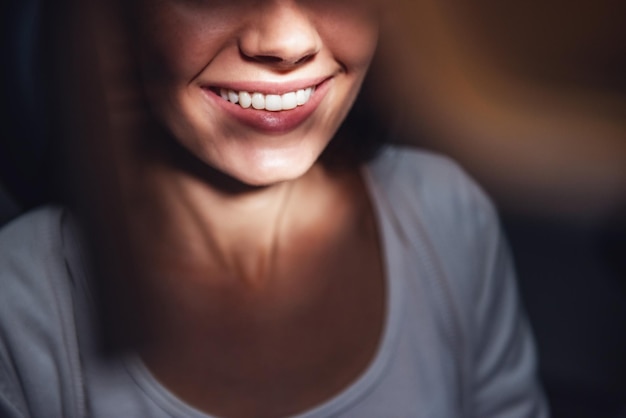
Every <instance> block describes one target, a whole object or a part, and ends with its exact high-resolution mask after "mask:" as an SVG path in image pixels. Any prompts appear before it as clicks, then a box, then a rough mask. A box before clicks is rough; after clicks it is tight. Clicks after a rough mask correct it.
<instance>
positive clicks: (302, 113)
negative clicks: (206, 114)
mask: <svg viewBox="0 0 626 418" xmlns="http://www.w3.org/2000/svg"><path fill="white" fill-rule="evenodd" d="M332 80H333V77H325V78H320V79H317V80H309V81H296V82H290V83H281V84H275V83H233V84H230V85H222V86H218V85H211V86H204V87H202V89H203V90H204V91H205V93H206V95H205V97H206V98H207V99H210V102H213V103H215V104H216V105H217V106H218V107H219V108H222V109H223V111H224V112H226V114H228V115H230V116H231V117H233V118H234V120H237V121H239V122H241V123H243V124H245V125H247V126H249V127H252V128H254V129H256V130H259V131H262V132H266V133H272V134H279V133H284V132H288V131H290V130H292V129H294V128H295V127H297V126H299V125H300V124H301V123H303V122H304V121H305V120H307V119H308V118H309V117H310V116H311V115H312V114H313V112H314V111H315V109H316V108H317V107H318V106H319V105H320V103H321V101H322V99H323V98H324V96H325V95H326V93H327V92H328V90H329V88H330V86H331V84H332Z"/></svg>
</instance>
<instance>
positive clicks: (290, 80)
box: [0, 0, 546, 418]
mask: <svg viewBox="0 0 626 418" xmlns="http://www.w3.org/2000/svg"><path fill="white" fill-rule="evenodd" d="M380 7H381V6H380V5H379V4H378V3H377V2H368V1H362V2H359V1H351V0H343V1H315V2H313V1H311V2H308V1H302V2H300V1H293V0H272V1H263V2H256V1H248V0H241V1H215V2H213V1H207V2H203V1H191V0H189V1H187V0H182V1H181V0H163V1H153V2H149V1H142V2H139V4H138V7H137V9H136V10H135V11H136V12H137V14H136V15H135V16H139V17H140V18H138V19H137V24H138V26H137V28H138V35H137V38H136V39H137V43H136V45H135V47H136V50H137V51H139V61H140V62H139V64H140V67H141V80H142V92H143V94H145V98H146V102H147V103H148V107H149V109H150V111H149V115H150V116H149V117H148V119H147V121H144V122H143V123H142V124H141V129H140V130H137V131H134V132H135V133H136V135H134V136H133V135H129V136H119V137H113V138H111V141H112V143H107V144H106V146H105V145H103V144H96V145H98V146H105V148H106V149H107V150H108V151H109V152H110V154H108V155H109V157H111V158H112V159H111V160H106V159H105V160H104V161H105V165H106V164H108V166H109V169H110V167H111V166H114V168H113V169H112V171H114V172H115V174H116V176H117V178H119V179H120V180H119V183H118V187H117V189H116V190H115V191H114V192H106V191H104V192H101V193H105V194H104V196H105V197H107V199H102V200H101V201H100V202H99V204H100V210H102V207H107V208H108V206H107V205H109V204H110V205H111V207H113V208H117V209H116V210H115V211H113V212H109V213H107V214H105V215H103V214H102V212H98V214H97V215H94V216H92V218H91V220H92V221H93V219H96V222H93V223H92V224H91V225H90V227H91V231H90V233H91V234H92V235H91V237H90V238H92V239H93V238H97V240H100V239H101V238H102V240H103V241H104V244H103V243H102V242H99V243H98V244H96V248H95V249H93V248H92V251H93V253H92V254H91V255H92V256H93V255H95V256H96V257H95V258H96V261H100V262H102V260H103V259H106V260H107V261H109V262H110V261H111V260H113V261H115V263H116V266H117V267H116V268H111V267H110V266H108V267H106V269H104V270H100V271H97V270H98V269H95V268H94V267H93V265H91V266H90V267H85V261H84V260H85V259H86V258H85V254H86V253H87V250H86V248H87V245H86V244H85V238H83V236H82V235H83V234H84V233H85V232H84V231H85V229H84V228H85V227H84V226H79V225H81V224H80V223H79V222H77V221H76V218H75V216H74V215H70V213H69V212H68V211H67V210H63V209H58V208H45V209H42V210H39V211H36V212H33V213H31V214H28V215H26V216H24V217H22V218H21V219H19V220H18V221H16V222H15V223H13V224H11V225H10V226H8V227H7V228H6V229H5V230H4V231H3V232H2V235H1V236H0V248H2V252H1V256H0V265H1V266H2V271H1V275H0V280H2V288H3V292H2V296H0V297H1V298H2V303H1V304H0V329H1V330H2V334H1V335H2V345H1V347H2V350H1V351H0V367H2V369H0V379H1V380H0V408H1V409H0V411H1V412H2V415H3V416H5V415H6V416H11V417H13V416H15V417H21V416H34V417H40V416H41V417H44V416H45V417H50V416H59V417H61V416H62V417H72V416H95V417H113V416H115V417H166V416H176V417H187V416H189V417H206V416H224V417H283V416H292V415H297V416H305V417H328V416H345V417H391V416H393V417H461V416H468V417H470V416H474V417H481V418H483V417H540V416H545V414H546V409H545V405H544V402H543V398H542V395H541V392H540V390H539V389H538V387H537V383H536V381H535V377H534V367H535V364H534V363H535V358H534V352H533V347H532V342H531V338H530V335H529V331H528V327H527V325H526V323H525V320H524V319H523V317H522V316H521V314H520V312H519V306H518V301H517V296H516V292H515V288H514V282H513V273H512V270H511V266H510V263H509V261H508V258H507V255H506V252H505V250H504V249H503V244H502V242H501V240H500V238H499V232H498V227H497V222H496V220H495V215H494V211H493V208H492V207H491V205H490V204H489V202H488V201H487V199H486V198H485V197H484V195H483V194H482V193H481V192H480V190H479V189H478V188H477V187H476V186H475V185H474V184H473V183H472V182H471V181H470V180H468V179H467V177H466V176H465V175H464V174H463V173H462V172H461V171H460V170H459V169H458V168H456V166H455V165H454V164H452V163H451V162H449V161H447V160H445V159H443V158H441V157H437V156H434V155H430V154H426V153H422V152H417V151H412V150H408V149H401V148H394V147H389V148H386V149H384V150H382V151H381V152H380V154H379V155H378V156H377V157H376V158H374V159H372V160H371V161H369V162H367V163H363V162H360V163H354V161H353V160H354V158H353V157H354V156H353V155H350V154H348V153H347V151H346V150H348V149H349V147H347V146H342V141H347V140H356V142H354V143H356V144H357V146H358V144H359V142H358V140H359V138H346V137H342V134H337V136H338V137H337V138H336V139H334V140H333V141H334V142H333V145H332V146H330V147H328V148H327V146H328V144H329V142H330V141H331V138H333V137H334V136H336V133H337V131H338V129H339V127H340V125H341V124H342V122H343V121H344V119H345V118H346V115H347V114H348V111H349V109H350V108H351V106H352V104H353V102H354V101H355V98H356V97H357V94H358V92H359V89H360V86H361V83H362V81H363V79H364V77H365V75H366V72H367V69H368V66H369V64H370V61H371V59H372V57H373V55H374V52H375V49H376V43H377V37H378V32H379V19H380V17H379V8H380ZM343 135H347V134H346V133H345V132H344V133H343ZM107 147H108V148H107ZM325 149H326V153H325V155H324V156H322V153H323V152H324V150H325ZM90 163H91V161H90ZM361 163H362V164H361ZM110 170H111V169H110ZM112 171H109V174H111V172H112ZM99 192H100V191H99ZM113 196H114V197H115V199H112V197H113ZM106 200H115V201H114V202H110V201H106ZM92 203H93V202H92ZM92 210H93V208H92ZM107 210H108V209H107ZM105 212H106V211H105ZM107 229H113V230H114V232H113V233H109V234H107V232H106V230H107ZM86 230H89V228H87V229H86ZM94 231H96V232H94ZM93 234H95V235H93ZM87 235H88V234H87ZM102 252H105V253H107V254H105V255H104V256H103V255H102ZM112 253H113V254H112ZM100 267H103V266H102V265H100ZM103 268H104V267H103ZM103 271H104V272H106V274H103ZM94 277H98V279H99V285H97V286H96V284H95V281H94V279H93V278H94ZM94 293H97V294H98V297H97V298H96V297H95V296H94ZM97 301H99V302H100V305H101V307H102V308H103V309H102V312H104V314H103V315H101V317H100V319H102V318H104V321H99V319H98V315H97V314H96V312H95V311H96V308H95V306H96V305H97ZM100 322H103V323H104V324H105V325H104V327H103V328H102V329H104V331H102V333H101V331H100V328H99V327H98V326H97V325H98V324H99V323H100ZM111 329H114V330H119V329H122V330H123V332H118V333H114V332H113V333H111V332H110V331H111ZM113 334H115V337H116V338H113V340H114V343H113V346H114V347H115V349H113V350H108V351H103V350H102V349H101V347H102V344H103V340H102V338H101V337H102V335H104V336H105V337H106V338H105V340H106V341H105V342H106V343H108V344H110V343H111V335H113Z"/></svg>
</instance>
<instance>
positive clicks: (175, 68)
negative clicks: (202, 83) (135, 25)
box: [140, 2, 234, 84]
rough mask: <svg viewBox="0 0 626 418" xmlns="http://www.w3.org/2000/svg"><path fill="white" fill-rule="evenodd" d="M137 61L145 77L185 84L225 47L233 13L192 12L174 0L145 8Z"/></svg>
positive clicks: (231, 25)
mask: <svg viewBox="0 0 626 418" xmlns="http://www.w3.org/2000/svg"><path fill="white" fill-rule="evenodd" d="M142 20H143V21H142V36H141V40H142V43H141V48H140V51H141V63H142V70H143V73H144V77H145V78H146V79H147V80H153V81H159V82H161V83H162V82H166V83H172V82H175V83H184V84H187V83H189V82H190V81H191V80H193V78H194V77H195V76H196V75H197V74H199V73H200V72H202V70H203V69H204V68H205V67H206V66H207V65H208V64H209V63H210V62H211V60H212V58H213V57H214V56H215V55H216V54H217V53H218V52H219V51H220V50H221V49H223V48H224V47H225V44H226V43H227V42H228V39H229V35H230V33H231V32H232V30H233V24H232V21H233V20H234V16H230V15H229V14H225V13H218V12H215V13H199V12H197V13H194V10H192V9H190V8H188V7H183V6H180V5H178V3H174V2H160V5H157V6H154V7H150V8H148V12H147V13H146V14H145V16H144V17H143V19H142Z"/></svg>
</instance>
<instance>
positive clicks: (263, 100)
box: [211, 86, 316, 112]
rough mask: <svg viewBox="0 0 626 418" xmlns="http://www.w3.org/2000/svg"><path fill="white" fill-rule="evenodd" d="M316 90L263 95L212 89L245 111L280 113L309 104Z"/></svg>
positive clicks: (310, 88) (309, 89)
mask: <svg viewBox="0 0 626 418" xmlns="http://www.w3.org/2000/svg"><path fill="white" fill-rule="evenodd" d="M315 88H316V86H310V87H307V88H304V89H298V90H295V91H289V92H287V93H283V94H263V93H260V92H258V91H253V92H249V91H245V90H242V91H236V90H232V89H225V88H217V87H215V88H211V90H212V91H213V92H214V93H216V94H218V95H219V96H220V97H221V98H222V99H224V100H226V101H227V102H230V103H232V104H235V105H239V106H240V107H242V108H243V109H250V108H252V109H255V110H267V111H270V112H280V111H283V110H292V109H295V108H296V107H298V106H304V105H305V104H307V103H308V102H309V100H310V99H311V96H312V95H313V93H314V92H315Z"/></svg>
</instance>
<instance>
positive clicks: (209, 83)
mask: <svg viewBox="0 0 626 418" xmlns="http://www.w3.org/2000/svg"><path fill="white" fill-rule="evenodd" d="M344 2H345V3H346V4H343V5H342V7H343V8H342V7H339V6H336V5H337V4H342V1H341V0H339V1H338V2H337V3H331V2H326V1H322V2H320V3H321V4H319V5H317V6H310V7H308V6H307V7H303V6H301V5H299V4H297V3H298V2H296V1H293V2H278V1H276V2H272V1H269V2H267V4H270V3H273V6H268V7H269V8H268V9H265V10H264V11H265V13H266V14H265V16H266V19H269V20H271V19H272V18H274V17H272V13H274V14H275V15H276V16H275V19H277V20H280V19H283V20H285V19H291V16H289V14H290V13H292V14H293V13H298V15H297V16H295V17H293V19H291V20H290V21H291V22H293V21H296V20H298V19H300V20H301V21H299V24H300V25H305V26H306V27H304V28H301V29H302V30H306V31H309V32H307V33H310V34H312V35H311V39H313V41H314V42H315V49H314V50H313V52H312V53H311V54H310V56H308V57H307V59H306V61H304V62H302V63H297V64H294V63H289V64H288V65H282V64H280V62H277V58H276V57H274V55H275V56H278V57H280V55H281V54H282V53H283V51H281V50H280V48H281V47H282V48H287V47H291V48H295V49H296V50H297V48H298V46H295V47H294V46H290V45H289V43H288V42H287V43H285V42H283V43H281V42H282V40H281V38H280V37H281V36H282V37H288V36H289V32H288V29H287V28H288V27H289V24H287V25H285V26H283V29H282V30H277V31H273V30H269V29H267V28H266V26H263V25H265V24H266V23H267V27H269V28H273V27H275V26H271V24H272V23H274V22H271V21H270V22H262V23H258V22H257V23H254V22H255V21H254V20H246V19H241V16H245V14H246V13H248V11H243V10H236V9H237V7H236V4H238V3H237V2H234V3H233V4H234V5H233V6H227V7H226V9H225V10H218V11H215V10H213V13H211V14H210V15H207V19H208V20H209V21H208V22H207V21H206V19H205V20H204V21H203V20H198V19H189V20H188V21H187V22H186V24H185V25H182V24H181V22H183V23H185V18H184V17H185V16H187V15H186V14H185V13H186V12H188V11H185V10H183V11H182V12H180V10H178V9H176V8H174V9H172V10H168V11H167V12H168V14H167V15H168V16H171V15H172V14H174V15H175V14H176V13H180V16H178V17H177V18H176V19H172V20H171V22H172V23H169V22H170V20H168V19H162V18H160V19H158V20H157V21H158V22H159V24H160V25H162V27H159V28H157V29H158V33H159V34H160V35H156V36H155V40H154V41H155V42H154V43H153V45H151V50H152V51H154V52H155V54H154V57H156V59H154V60H153V61H152V62H150V63H149V68H151V70H150V77H149V78H148V81H147V84H146V89H147V93H148V100H149V103H150V105H151V107H152V109H153V110H154V113H155V115H156V117H157V118H158V119H159V120H160V122H162V124H163V125H164V126H165V127H166V129H167V130H168V131H169V132H170V134H171V135H172V137H173V138H174V139H175V140H177V141H178V142H179V143H180V144H182V145H183V146H184V147H185V148H186V149H187V150H188V151H190V152H191V153H192V154H193V155H194V156H195V157H196V158H198V159H199V160H201V161H202V162H204V163H206V164H208V165H209V166H211V167H213V168H215V169H217V170H218V171H220V172H222V173H224V174H226V175H228V176H230V177H232V178H234V179H236V180H238V181H240V182H242V183H245V184H248V185H254V186H260V185H271V184H274V183H278V182H282V181H288V180H293V179H296V178H298V177H299V176H301V175H303V174H304V173H305V172H306V171H307V170H308V169H309V168H310V167H311V166H312V165H313V164H314V163H315V162H316V160H317V159H318V157H319V156H320V154H321V153H322V151H323V150H324V148H325V147H326V145H327V144H328V142H329V141H330V140H331V138H332V137H333V135H334V134H335V132H336V131H337V129H338V128H339V126H340V125H341V123H342V122H343V120H344V118H345V116H346V115H347V113H348V111H349V110H350V108H351V106H352V104H353V102H354V100H355V98H356V96H357V94H358V91H359V88H360V86H361V83H362V81H363V78H364V76H365V73H366V71H367V68H368V65H369V61H370V60H371V57H372V55H373V52H374V49H375V45H376V38H377V25H376V23H375V19H374V18H373V17H372V15H371V13H369V11H368V13H365V12H364V13H362V14H361V15H359V14H358V13H356V14H355V13H353V12H351V11H350V9H349V7H347V6H349V5H354V4H356V3H354V2H353V1H351V0H344ZM309 3H313V2H309ZM245 4H247V5H248V6H247V7H250V4H251V3H250V2H248V3H245ZM285 4H287V6H289V7H290V8H288V9H287V10H282V9H280V8H285V7H287V6H285ZM332 4H335V6H332ZM177 7H180V6H177ZM333 7H334V8H333ZM296 9H297V10H296ZM231 12H232V14H233V16H235V17H234V18H231V17H230V15H229V13H231ZM220 13H221V14H222V16H220ZM237 17H239V18H237ZM219 18H221V21H219V22H220V23H219V24H217V21H216V22H213V20H214V19H219ZM351 19H352V21H351V22H350V20H351ZM346 21H348V22H347V23H346ZM242 22H243V23H242ZM246 22H248V23H246ZM250 22H252V23H250ZM212 23H213V24H215V27H216V28H221V29H220V30H219V31H212V30H210V29H207V25H208V27H211V26H210V25H211V24H212ZM275 23H276V24H277V25H280V24H281V22H278V21H277V22H275ZM177 25H178V26H177ZM220 25H221V26H220ZM229 25H230V26H229ZM163 26H164V27H163ZM181 28H183V29H181ZM293 30H294V31H295V30H298V31H299V29H298V28H296V27H295V26H294V27H293ZM167 33H172V34H175V36H173V37H172V38H168V37H167ZM298 33H301V32H300V31H299V32H298ZM248 35H249V36H256V38H253V39H254V41H255V42H252V43H250V45H252V46H251V47H249V48H248V49H245V48H242V46H241V44H242V43H244V47H245V42H246V41H247V39H245V38H243V37H245V36H248ZM263 37H267V38H268V39H267V40H265V39H263ZM242 38H243V41H242ZM259 38H261V39H259ZM265 41H267V42H265ZM313 41H312V42H313ZM264 42H265V43H264ZM302 42H304V43H306V42H308V40H307V39H303V40H302ZM259 45H261V46H259ZM273 45H276V48H275V49H274V50H271V51H270V52H271V55H272V57H271V58H269V59H268V58H267V55H269V53H266V54H264V53H263V52H264V51H262V50H261V49H262V48H269V47H271V46H273ZM285 45H287V46H285ZM305 47H306V45H304V46H303V48H305ZM254 48H258V49H259V51H258V52H259V53H258V54H256V55H254V53H255V52H257V51H251V50H253V49H254ZM242 49H243V52H242ZM268 50H269V49H268ZM246 54H248V55H252V56H247V55H246ZM259 57H260V58H259Z"/></svg>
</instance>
